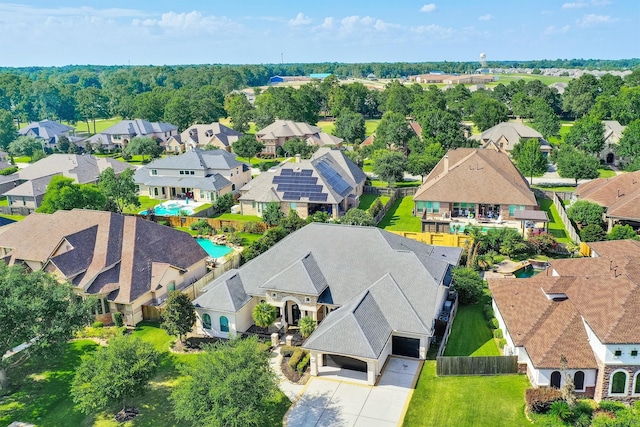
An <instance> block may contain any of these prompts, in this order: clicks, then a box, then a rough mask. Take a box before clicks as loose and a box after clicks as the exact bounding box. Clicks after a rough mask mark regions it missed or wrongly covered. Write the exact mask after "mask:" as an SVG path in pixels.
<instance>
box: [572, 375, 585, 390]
mask: <svg viewBox="0 0 640 427" xmlns="http://www.w3.org/2000/svg"><path fill="white" fill-rule="evenodd" d="M573 385H575V386H576V390H577V391H580V390H584V372H582V371H577V372H576V373H575V374H574V375H573Z"/></svg>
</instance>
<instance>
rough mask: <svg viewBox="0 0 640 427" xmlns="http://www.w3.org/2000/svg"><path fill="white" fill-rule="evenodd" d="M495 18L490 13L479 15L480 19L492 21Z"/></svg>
mask: <svg viewBox="0 0 640 427" xmlns="http://www.w3.org/2000/svg"><path fill="white" fill-rule="evenodd" d="M492 19H493V16H492V15H490V14H488V13H487V14H486V15H482V16H479V17H478V20H479V21H491V20H492Z"/></svg>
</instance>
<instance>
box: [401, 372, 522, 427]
mask: <svg viewBox="0 0 640 427" xmlns="http://www.w3.org/2000/svg"><path fill="white" fill-rule="evenodd" d="M527 387H529V381H528V380H527V377H526V376H525V375H496V376H469V377H437V376H436V362H435V361H433V360H427V361H425V364H424V366H423V368H422V372H421V373H420V378H419V379H418V384H417V385H416V389H415V390H414V392H413V397H412V398H411V402H410V403H409V407H408V409H407V414H406V416H405V418H404V424H403V425H404V426H405V427H449V426H451V427H466V426H469V427H471V426H491V427H499V426H504V427H513V426H526V425H531V423H529V421H527V419H526V418H525V416H524V391H525V389H526V388H527Z"/></svg>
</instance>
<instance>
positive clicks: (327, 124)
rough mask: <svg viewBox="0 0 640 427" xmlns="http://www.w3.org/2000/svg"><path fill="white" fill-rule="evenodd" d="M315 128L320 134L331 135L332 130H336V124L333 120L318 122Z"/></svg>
mask: <svg viewBox="0 0 640 427" xmlns="http://www.w3.org/2000/svg"><path fill="white" fill-rule="evenodd" d="M316 126H318V127H319V128H320V130H322V132H324V133H328V134H329V135H333V130H334V129H335V128H336V122H335V121H333V120H320V121H318V124H317V125H316Z"/></svg>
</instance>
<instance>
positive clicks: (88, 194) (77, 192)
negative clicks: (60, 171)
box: [36, 175, 107, 213]
mask: <svg viewBox="0 0 640 427" xmlns="http://www.w3.org/2000/svg"><path fill="white" fill-rule="evenodd" d="M106 203H107V199H106V197H105V196H104V194H103V193H102V191H100V189H99V188H98V186H97V185H95V184H76V183H74V182H73V178H67V177H66V176H62V175H56V176H54V177H53V178H51V181H50V182H49V185H47V191H46V192H45V193H44V199H43V200H42V203H41V204H40V207H39V208H38V209H36V212H41V213H54V212H55V211H57V210H67V211H68V210H71V209H93V210H103V209H104V208H105V206H106Z"/></svg>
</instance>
